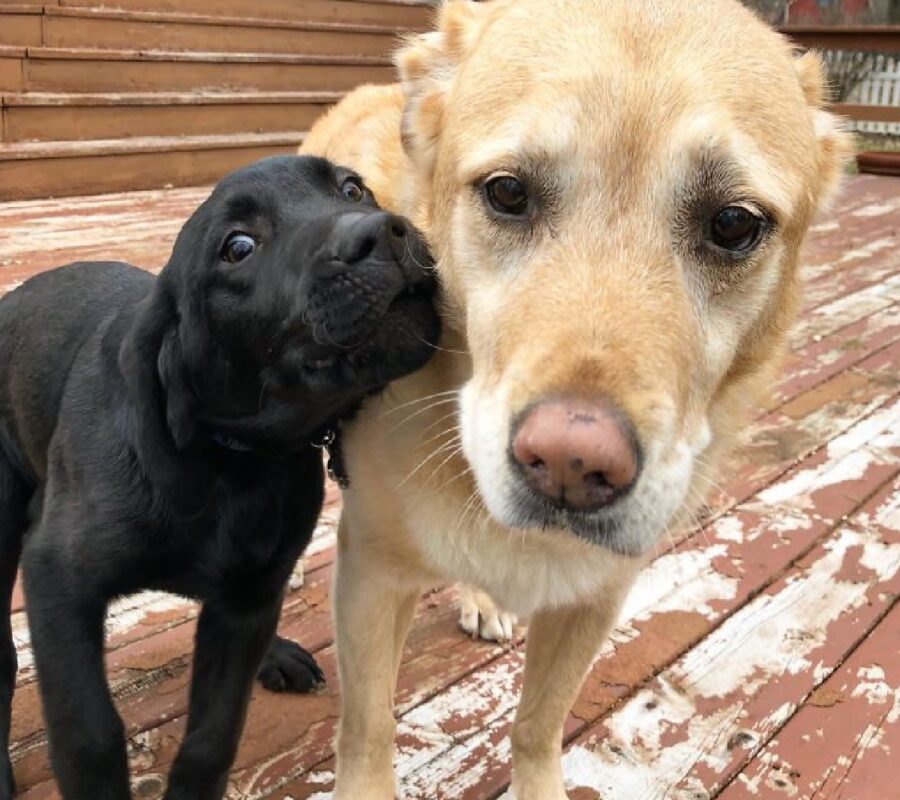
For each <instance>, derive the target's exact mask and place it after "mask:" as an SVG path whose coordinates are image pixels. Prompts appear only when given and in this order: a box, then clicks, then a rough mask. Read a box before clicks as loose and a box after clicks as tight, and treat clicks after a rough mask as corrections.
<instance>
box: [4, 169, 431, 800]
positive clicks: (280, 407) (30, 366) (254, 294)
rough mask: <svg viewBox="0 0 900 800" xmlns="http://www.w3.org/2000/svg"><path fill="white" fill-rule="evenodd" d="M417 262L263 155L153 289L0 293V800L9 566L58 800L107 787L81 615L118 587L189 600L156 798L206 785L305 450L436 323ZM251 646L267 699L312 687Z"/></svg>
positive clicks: (102, 725)
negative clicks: (173, 722)
mask: <svg viewBox="0 0 900 800" xmlns="http://www.w3.org/2000/svg"><path fill="white" fill-rule="evenodd" d="M426 262H427V254H426V251H425V249H424V246H423V244H422V242H421V240H420V239H419V237H418V236H417V235H416V234H415V233H414V231H413V230H412V229H411V228H410V227H409V226H408V225H407V223H406V222H405V221H404V220H402V219H401V218H398V217H394V216H390V215H388V214H386V213H384V212H381V211H380V210H379V209H378V208H377V206H376V205H375V203H374V201H373V200H372V198H371V196H370V195H369V194H368V192H367V191H366V190H365V189H364V188H363V187H361V182H360V181H359V179H358V178H357V177H356V176H354V175H352V174H351V173H349V172H348V171H346V170H342V169H339V168H335V167H333V166H332V165H330V164H329V163H328V162H327V161H324V160H321V159H312V158H299V157H298V158H277V159H270V160H267V161H263V162H260V163H259V164H256V165H254V166H252V167H249V168H247V169H244V170H241V171H239V172H237V173H235V174H233V175H231V176H229V177H228V178H226V179H225V180H224V181H223V182H222V183H221V184H220V185H219V186H218V187H217V188H216V190H215V191H214V192H213V194H212V196H211V197H210V199H208V200H207V201H206V202H205V203H203V205H202V206H200V208H199V209H198V210H197V211H196V213H195V214H194V215H193V216H192V217H191V219H190V220H189V221H188V222H187V224H186V225H185V226H184V228H183V230H182V232H181V234H180V235H179V237H178V240H177V242H176V245H175V248H174V251H173V254H172V257H171V260H170V261H169V263H168V265H167V266H166V268H165V269H164V270H163V272H162V274H161V275H160V277H159V279H158V280H157V279H154V278H153V277H151V276H150V275H149V274H147V273H146V272H142V271H141V270H138V269H136V268H134V267H131V266H128V265H125V264H118V263H83V264H75V265H70V266H67V267H63V268H60V269H58V270H54V271H51V272H48V273H44V274H42V275H39V276H37V277H35V278H33V279H32V280H30V281H28V282H27V283H26V284H24V285H23V286H22V287H20V288H19V289H17V290H15V291H14V292H12V293H11V294H9V295H7V296H6V297H5V298H3V299H2V301H0V625H2V627H0V800H9V799H10V798H11V796H12V795H13V792H14V786H13V778H12V769H11V764H10V761H9V759H8V757H7V749H8V738H9V724H10V712H11V701H12V694H13V689H14V686H15V671H16V658H15V650H14V648H13V642H12V636H11V631H10V627H9V618H10V597H11V594H12V589H13V582H14V579H15V573H16V566H17V564H18V562H19V560H20V557H21V561H22V567H23V571H24V578H25V591H26V600H27V603H26V605H27V612H28V620H29V625H30V628H31V635H32V640H33V646H34V654H35V659H36V664H37V671H38V679H39V682H40V686H41V692H42V698H43V703H44V712H45V717H46V722H47V730H48V733H49V740H50V752H51V760H52V764H53V768H54V771H55V774H56V777H57V780H58V783H59V785H60V788H61V790H62V794H63V796H64V797H65V798H67V800H125V799H126V798H130V793H129V781H128V774H127V762H126V748H125V739H124V735H123V725H122V722H121V720H120V719H119V717H118V715H117V714H116V711H115V708H114V707H113V703H112V701H111V698H110V693H109V689H108V687H107V684H106V681H105V676H104V664H103V620H104V615H105V612H106V608H107V604H108V602H109V601H110V600H111V599H112V598H115V597H118V596H121V595H125V594H129V593H132V592H135V591H137V590H139V589H161V590H166V591H171V592H175V593H178V594H182V595H186V596H189V597H194V598H198V599H199V600H201V601H202V603H203V605H202V610H201V613H200V619H199V623H198V627H197V635H196V643H195V656H194V679H193V683H192V686H191V697H190V711H189V719H188V727H187V733H186V736H185V739H184V742H183V744H182V747H181V750H180V751H179V753H178V756H177V758H176V760H175V763H174V766H173V767H172V771H171V774H170V778H169V785H168V790H167V792H166V795H165V797H166V798H167V800H188V798H190V800H206V799H207V798H208V799H209V800H216V799H217V798H220V797H221V796H222V794H223V792H224V789H225V782H226V777H227V773H228V770H229V768H230V767H231V764H232V762H233V759H234V755H235V751H236V748H237V745H238V740H239V738H240V734H241V731H242V728H243V723H244V717H245V713H246V710H247V706H248V702H249V696H250V690H251V686H252V681H253V677H254V675H255V674H256V673H257V670H258V669H259V667H260V664H261V662H262V660H263V655H264V654H265V653H266V650H267V648H269V647H270V645H271V644H272V643H273V637H274V634H275V628H276V624H277V621H278V615H279V611H280V607H281V600H282V595H283V592H284V589H285V585H286V582H287V580H288V577H289V576H290V574H291V571H292V569H293V567H294V564H295V562H296V560H297V558H298V557H299V555H300V554H301V553H302V551H303V549H304V548H305V547H306V545H307V543H308V542H309V539H310V536H311V534H312V531H313V528H314V525H315V522H316V518H317V516H318V514H319V511H320V508H321V503H322V496H323V468H322V456H321V451H320V450H318V449H316V448H315V447H313V446H312V444H311V443H312V442H314V441H315V440H316V439H317V438H318V437H320V436H321V435H322V433H323V431H325V430H327V429H328V428H330V427H331V426H333V425H334V423H335V421H336V420H338V419H340V418H341V417H343V416H345V415H347V414H350V413H352V412H353V411H354V410H355V409H356V408H358V406H359V404H360V403H361V402H362V401H363V400H364V398H365V397H366V396H368V395H370V394H372V393H374V392H377V391H379V390H381V389H382V388H383V387H384V386H385V385H386V384H387V383H388V382H389V381H391V380H393V379H395V378H398V377H400V376H401V375H404V374H406V373H408V372H411V371H413V370H415V369H417V368H419V367H421V366H422V365H423V364H424V363H425V361H426V360H427V358H428V355H429V352H430V351H431V350H432V349H433V343H434V342H435V341H436V339H437V336H438V319H437V315H436V313H435V311H434V307H433V302H432V299H433V298H432V295H433V291H434V283H433V278H432V276H431V274H430V270H429V269H428V267H427V263H426ZM26 531H27V533H26ZM273 647H274V648H275V649H274V651H273V652H271V653H270V659H271V660H270V662H269V663H268V664H267V670H268V671H269V678H270V683H272V684H273V685H274V686H275V688H295V689H296V688H304V687H307V688H308V686H309V684H311V683H312V682H314V681H315V680H317V679H319V678H320V677H321V674H320V673H319V672H318V668H317V667H316V666H315V662H314V661H313V660H312V658H311V657H310V656H308V655H307V654H306V653H305V652H304V651H302V650H300V648H299V647H297V646H296V645H293V644H292V643H289V642H285V641H284V640H278V639H276V640H275V642H274V645H273Z"/></svg>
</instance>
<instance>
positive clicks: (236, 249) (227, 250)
mask: <svg viewBox="0 0 900 800" xmlns="http://www.w3.org/2000/svg"><path fill="white" fill-rule="evenodd" d="M254 250H256V242H255V241H254V239H253V237H252V236H248V235H247V234H246V233H232V234H231V235H230V236H229V237H228V238H227V239H226V240H225V244H224V245H223V247H222V260H223V261H228V262H229V263H230V264H237V263H238V262H240V261H245V260H246V259H248V258H250V256H252V255H253V251H254Z"/></svg>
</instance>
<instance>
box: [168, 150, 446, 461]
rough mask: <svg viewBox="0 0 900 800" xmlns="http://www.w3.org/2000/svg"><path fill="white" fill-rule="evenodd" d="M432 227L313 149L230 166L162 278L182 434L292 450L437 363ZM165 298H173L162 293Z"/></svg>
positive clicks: (183, 438)
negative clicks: (211, 434) (427, 238)
mask: <svg viewBox="0 0 900 800" xmlns="http://www.w3.org/2000/svg"><path fill="white" fill-rule="evenodd" d="M435 288H436V286H435V280H434V276H433V273H432V269H431V260H430V256H429V254H428V251H427V248H426V247H425V245H424V243H423V241H422V239H421V238H420V236H419V235H418V234H417V233H416V231H415V230H414V229H413V228H412V226H411V225H410V224H409V223H408V222H407V221H406V220H405V219H403V218H402V217H398V216H395V215H392V214H388V213H385V212H384V211H382V210H381V209H379V207H378V206H377V205H376V203H375V201H374V199H373V198H372V195H371V193H370V192H369V191H368V190H367V189H366V187H365V185H364V184H363V182H362V180H361V179H360V178H359V176H358V175H355V174H354V173H352V172H351V171H349V170H347V169H343V168H341V167H336V166H334V165H332V164H331V163H330V162H328V161H326V160H324V159H319V158H311V157H277V158H271V159H266V160H264V161H261V162H258V163H256V164H254V165H252V166H250V167H247V168H245V169H241V170H239V171H237V172H235V173H233V174H231V175H229V176H228V177H227V178H225V179H224V180H223V181H222V182H221V183H220V184H219V185H218V186H217V187H216V189H215V190H214V191H213V193H212V195H211V196H210V197H209V199H208V200H206V202H204V203H203V204H202V205H201V206H200V208H199V209H198V210H197V211H196V212H195V214H194V215H193V216H192V217H191V219H190V220H189V221H188V223H187V224H186V225H185V226H184V228H183V229H182V231H181V233H180V235H179V237H178V240H177V242H176V244H175V248H174V251H173V254H172V258H171V260H170V262H169V264H168V265H167V266H166V268H165V269H164V270H163V272H162V274H161V276H160V281H159V286H158V292H157V294H158V298H157V301H158V304H159V302H162V303H163V304H168V306H169V311H168V313H169V314H170V316H171V319H172V322H173V324H171V325H170V326H169V327H168V328H167V329H166V330H165V331H164V332H163V334H162V341H161V346H160V349H159V357H158V370H159V375H160V377H161V380H162V385H163V389H164V394H165V402H166V410H167V417H168V423H169V428H170V430H171V432H172V434H173V436H174V438H175V442H176V444H177V445H178V446H179V447H184V446H186V445H187V444H188V443H189V442H190V441H191V440H192V439H193V438H194V436H195V435H196V434H197V431H198V430H205V431H207V432H208V431H209V430H210V429H211V430H214V431H215V432H217V433H224V434H226V435H228V436H230V437H234V438H235V439H236V440H237V441H238V442H240V443H241V444H244V445H246V446H248V447H250V448H257V447H259V448H265V449H274V450H278V451H284V450H288V449H291V448H292V447H294V446H297V445H299V444H301V443H302V442H303V441H304V440H305V441H308V440H309V439H310V437H313V436H315V435H316V433H317V432H318V431H320V430H321V429H322V428H323V427H324V426H326V425H328V424H330V422H332V421H333V420H335V419H338V418H340V417H341V416H342V415H345V414H347V413H349V412H351V411H353V410H354V409H355V408H356V407H357V406H358V405H359V403H360V402H361V401H362V400H363V399H364V398H365V397H366V396H368V395H370V394H372V393H375V392H377V391H379V390H380V389H382V388H383V387H385V386H386V385H387V384H388V383H389V382H390V381H392V380H395V379H396V378H399V377H402V376H403V375H406V374H408V373H410V372H412V371H414V370H416V369H418V368H420V367H421V366H423V365H424V364H425V362H426V360H427V359H428V357H429V355H430V354H431V353H432V352H433V351H434V349H435V344H436V341H437V338H438V335H439V321H438V316H437V313H436V312H435V309H434V304H433V299H434V292H435ZM161 298H162V299H161Z"/></svg>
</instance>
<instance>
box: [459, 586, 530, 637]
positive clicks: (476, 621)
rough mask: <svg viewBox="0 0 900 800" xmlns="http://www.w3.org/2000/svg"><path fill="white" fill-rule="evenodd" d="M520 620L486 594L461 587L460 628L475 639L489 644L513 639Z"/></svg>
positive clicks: (469, 587) (468, 587) (467, 587)
mask: <svg viewBox="0 0 900 800" xmlns="http://www.w3.org/2000/svg"><path fill="white" fill-rule="evenodd" d="M517 622H518V618H517V617H516V615H515V614H509V613H507V612H506V611H503V610H501V609H500V608H498V607H497V605H496V603H494V601H493V600H491V598H490V597H489V596H488V595H486V594H485V593H484V592H482V591H480V590H478V589H473V588H472V587H471V586H460V587H459V627H460V628H462V629H463V630H464V631H465V632H466V633H468V634H469V636H471V637H473V638H476V637H477V638H480V639H484V640H485V641H487V642H508V641H509V640H511V639H512V637H513V633H514V631H515V626H516V623H517Z"/></svg>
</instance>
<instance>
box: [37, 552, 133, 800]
mask: <svg viewBox="0 0 900 800" xmlns="http://www.w3.org/2000/svg"><path fill="white" fill-rule="evenodd" d="M61 557H62V556H61V555H59V554H56V553H55V552H54V551H53V550H52V549H51V550H40V549H38V548H37V547H32V546H30V544H29V545H26V548H25V555H24V559H23V567H24V577H25V596H26V610H27V613H28V624H29V627H30V629H31V638H32V645H33V647H34V658H35V663H36V666H37V672H38V684H39V686H40V691H41V698H42V700H43V705H44V717H45V719H46V722H47V734H48V738H49V743H50V760H51V763H52V765H53V772H54V774H55V776H56V780H57V783H58V784H59V788H60V791H61V793H62V796H63V797H64V798H65V800H131V792H130V790H129V783H128V758H127V753H126V749H125V732H124V728H123V725H122V721H121V719H120V718H119V715H118V714H117V713H116V709H115V706H114V705H113V702H112V698H111V696H110V693H109V687H108V686H107V683H106V673H105V669H104V663H103V635H104V631H103V622H104V618H105V615H106V601H105V600H104V599H102V598H100V597H98V596H96V595H95V594H94V593H92V592H91V589H90V587H89V586H88V585H86V584H83V583H81V582H80V581H76V579H75V578H72V577H69V575H68V572H67V570H66V569H65V568H64V567H63V566H62V565H61V564H60V561H59V559H61Z"/></svg>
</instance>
